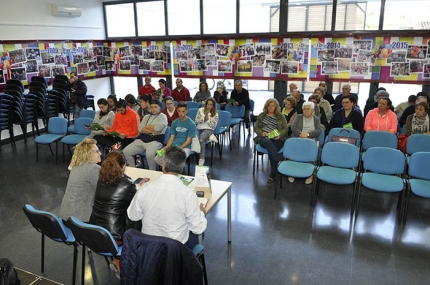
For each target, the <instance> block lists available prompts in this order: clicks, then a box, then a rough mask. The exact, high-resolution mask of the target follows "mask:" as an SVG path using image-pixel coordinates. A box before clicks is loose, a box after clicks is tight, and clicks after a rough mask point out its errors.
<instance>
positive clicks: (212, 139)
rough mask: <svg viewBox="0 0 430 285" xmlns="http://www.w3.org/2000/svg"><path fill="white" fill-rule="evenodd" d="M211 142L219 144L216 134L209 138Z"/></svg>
mask: <svg viewBox="0 0 430 285" xmlns="http://www.w3.org/2000/svg"><path fill="white" fill-rule="evenodd" d="M209 141H210V142H215V143H217V142H218V139H217V138H216V136H215V135H214V134H212V135H211V136H210V137H209Z"/></svg>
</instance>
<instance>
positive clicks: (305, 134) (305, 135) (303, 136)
mask: <svg viewBox="0 0 430 285" xmlns="http://www.w3.org/2000/svg"><path fill="white" fill-rule="evenodd" d="M308 134H309V133H308V132H300V137H301V138H306V139H307V138H308Z"/></svg>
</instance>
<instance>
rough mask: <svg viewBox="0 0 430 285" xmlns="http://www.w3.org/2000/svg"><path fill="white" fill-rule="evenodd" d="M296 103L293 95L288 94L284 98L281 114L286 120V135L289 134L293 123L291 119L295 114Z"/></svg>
mask: <svg viewBox="0 0 430 285" xmlns="http://www.w3.org/2000/svg"><path fill="white" fill-rule="evenodd" d="M296 105H297V101H296V98H294V97H293V96H288V97H286V98H285V99H284V108H282V114H283V115H284V116H285V119H286V120H287V127H288V136H291V125H292V124H293V121H294V119H295V118H296V115H297V111H296Z"/></svg>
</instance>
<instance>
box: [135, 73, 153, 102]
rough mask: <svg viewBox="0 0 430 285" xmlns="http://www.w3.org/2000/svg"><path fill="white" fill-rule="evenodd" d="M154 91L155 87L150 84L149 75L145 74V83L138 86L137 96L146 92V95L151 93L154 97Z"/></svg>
mask: <svg viewBox="0 0 430 285" xmlns="http://www.w3.org/2000/svg"><path fill="white" fill-rule="evenodd" d="M154 91H155V87H154V86H152V85H151V77H150V76H145V85H143V86H140V88H139V97H140V96H142V95H144V94H148V95H151V96H152V97H155V93H154Z"/></svg>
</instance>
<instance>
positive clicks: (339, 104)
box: [333, 93, 358, 111]
mask: <svg viewBox="0 0 430 285" xmlns="http://www.w3.org/2000/svg"><path fill="white" fill-rule="evenodd" d="M349 95H352V96H355V99H356V102H357V104H358V95H357V94H355V93H349ZM342 98H343V93H340V94H339V95H337V96H336V98H334V108H333V111H337V110H339V109H340V108H342ZM357 106H358V105H356V107H357Z"/></svg>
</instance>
